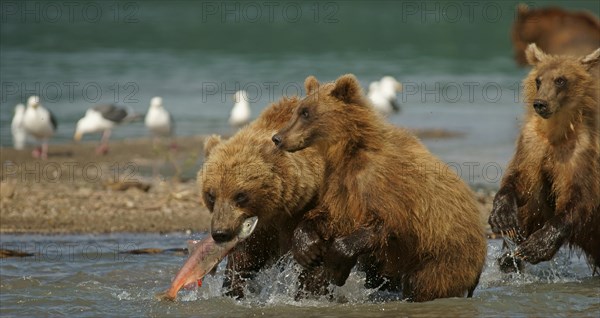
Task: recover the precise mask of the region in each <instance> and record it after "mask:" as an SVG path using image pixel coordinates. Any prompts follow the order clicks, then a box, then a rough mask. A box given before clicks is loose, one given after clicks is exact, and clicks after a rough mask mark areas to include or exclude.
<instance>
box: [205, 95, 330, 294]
mask: <svg viewBox="0 0 600 318" xmlns="http://www.w3.org/2000/svg"><path fill="white" fill-rule="evenodd" d="M297 103H298V99H297V98H289V99H288V98H283V99H282V100H281V101H279V102H277V103H274V104H273V105H271V106H269V107H268V108H267V109H266V110H265V111H263V113H262V114H261V115H260V116H259V117H258V118H257V119H256V120H255V121H254V122H253V123H251V124H250V125H248V126H246V127H244V128H242V129H241V130H239V131H238V132H237V133H236V134H235V135H234V136H233V137H231V138H230V139H229V140H227V141H222V140H221V138H220V137H219V136H211V137H209V138H208V139H207V140H206V141H205V156H206V160H205V163H204V165H203V167H202V170H200V172H199V173H198V186H199V188H200V191H201V193H202V199H203V201H204V204H205V205H206V207H207V208H208V209H209V211H210V212H211V213H212V223H211V235H212V237H213V239H214V240H215V241H217V242H226V241H229V240H231V239H233V237H234V236H235V235H236V233H237V232H238V230H239V229H240V226H241V224H242V222H243V221H244V220H245V219H246V218H248V217H251V216H258V224H257V228H256V229H255V231H254V233H253V234H252V235H251V236H250V237H249V238H248V239H247V240H245V241H243V242H242V243H240V244H239V245H237V246H236V248H235V249H234V251H233V252H232V253H231V254H229V255H228V261H227V269H226V277H225V282H224V288H225V289H226V290H227V294H228V295H230V296H233V297H237V298H239V297H242V296H243V294H244V293H243V291H244V287H245V285H246V284H245V282H246V280H248V279H250V278H252V277H253V276H254V274H255V273H256V272H258V271H259V270H260V269H262V268H264V267H265V266H268V265H270V264H273V263H274V262H275V261H277V260H278V259H279V258H280V256H282V255H283V254H285V253H286V252H288V251H289V249H290V246H291V238H292V233H293V231H294V229H295V228H296V225H297V224H298V223H299V221H300V220H301V219H302V217H303V215H304V213H305V212H306V211H308V210H309V209H310V208H312V207H313V206H314V204H315V202H316V197H317V195H318V187H319V184H320V183H321V178H322V175H323V160H322V159H321V157H320V156H319V155H318V154H317V152H316V151H315V150H311V149H307V150H306V151H302V152H298V153H295V154H290V153H283V152H281V151H278V150H277V149H276V148H275V147H274V146H273V143H272V142H271V136H272V135H273V134H274V133H275V132H276V131H277V130H279V129H281V128H282V127H283V126H284V125H285V123H286V122H287V121H288V120H289V119H290V118H291V117H292V111H293V109H294V107H295V106H296V104H297ZM302 277H303V279H316V278H317V276H315V275H307V274H304V275H303V276H302ZM304 283H305V284H308V282H304ZM321 285H322V284H321V283H318V284H316V285H315V286H316V287H315V288H317V289H318V288H319V287H320V286H321Z"/></svg>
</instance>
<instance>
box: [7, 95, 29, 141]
mask: <svg viewBox="0 0 600 318" xmlns="http://www.w3.org/2000/svg"><path fill="white" fill-rule="evenodd" d="M24 115H25V105H23V104H18V105H17V106H15V115H14V117H13V120H12V123H11V125H10V132H11V133H12V137H13V147H14V148H15V149H17V150H22V149H24V148H25V141H26V139H27V131H25V127H23V118H24Z"/></svg>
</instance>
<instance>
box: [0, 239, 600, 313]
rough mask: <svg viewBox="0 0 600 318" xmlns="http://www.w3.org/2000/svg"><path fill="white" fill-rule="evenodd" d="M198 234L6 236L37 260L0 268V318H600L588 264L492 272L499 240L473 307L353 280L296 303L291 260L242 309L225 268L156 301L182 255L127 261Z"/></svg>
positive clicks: (570, 261)
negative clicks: (378, 293) (383, 296)
mask: <svg viewBox="0 0 600 318" xmlns="http://www.w3.org/2000/svg"><path fill="white" fill-rule="evenodd" d="M201 236H202V235H184V234H170V235H148V234H144V235H126V234H120V235H99V236H22V235H2V247H3V248H12V249H19V250H23V251H30V252H34V253H36V255H35V256H33V257H29V258H22V259H14V258H13V259H2V260H0V304H1V314H2V316H6V317H8V316H43V315H47V314H51V315H67V316H73V315H77V316H140V315H145V316H153V317H163V316H185V315H196V316H206V317H236V316H240V317H242V316H243V317H246V316H261V315H278V316H280V315H293V316H301V315H304V316H314V315H323V316H330V317H358V316H360V317H365V316H366V317H369V316H370V317H396V316H399V315H406V316H413V317H418V316H434V315H435V316H474V317H487V316H498V317H509V316H510V317H523V316H537V317H539V316H559V317H585V316H588V317H598V315H599V314H600V279H599V278H598V277H597V276H596V277H591V270H590V269H589V268H588V266H587V264H586V262H585V260H584V257H579V256H578V255H576V253H570V252H569V251H568V250H566V249H563V250H561V251H560V252H559V255H558V256H557V257H556V258H555V259H554V260H553V261H551V262H546V263H543V264H539V265H536V266H533V265H529V266H527V267H526V269H525V270H524V272H523V273H522V274H503V273H500V272H499V270H498V269H497V267H496V266H495V263H494V259H495V257H496V256H497V255H498V254H499V246H500V242H499V241H497V240H491V241H489V244H488V247H489V248H488V261H487V264H486V267H485V270H484V272H483V275H482V277H481V282H480V284H479V287H478V288H477V290H476V291H475V295H474V297H473V298H472V299H466V298H464V299H462V298H460V299H440V300H435V301H432V302H427V303H418V304H417V303H406V302H402V301H391V302H387V303H374V302H371V301H369V294H371V293H372V292H373V291H372V290H367V289H365V288H364V287H363V286H362V283H363V282H364V277H363V276H362V275H361V274H360V273H356V272H354V273H352V274H351V276H350V278H349V280H348V282H347V283H346V285H345V286H343V287H341V288H337V289H335V290H334V291H333V293H334V295H335V299H336V300H335V301H333V302H331V301H328V300H304V301H294V295H295V290H296V287H295V284H296V282H297V276H298V265H296V264H295V263H294V262H293V261H291V260H290V258H289V257H288V258H286V259H284V260H283V261H282V262H281V264H279V265H276V266H273V267H272V268H270V269H266V270H264V271H263V272H261V273H260V274H259V275H258V278H257V279H256V284H255V285H256V286H258V287H259V288H258V289H259V290H260V291H259V292H258V293H256V294H250V295H248V297H247V298H246V299H244V300H242V301H235V300H232V299H229V298H227V297H222V296H221V290H220V286H221V283H222V269H223V265H224V264H223V263H224V262H223V263H222V264H221V265H220V270H219V271H218V272H217V275H216V276H214V277H211V276H209V277H207V278H206V279H205V281H204V284H203V286H202V287H201V288H199V289H198V290H197V291H193V290H191V291H182V292H180V293H179V301H177V302H175V303H172V302H160V301H156V300H155V299H154V294H155V293H157V292H159V291H162V290H164V289H166V288H167V287H168V286H169V284H170V281H171V279H172V278H173V277H174V276H175V273H176V272H177V270H178V269H179V268H180V266H181V265H182V264H183V262H184V261H185V258H186V256H178V255H175V254H173V253H163V254H154V255H130V254H121V253H119V251H124V250H131V249H137V248H146V247H159V248H174V247H184V246H185V240H187V239H189V238H191V237H193V238H199V237H201Z"/></svg>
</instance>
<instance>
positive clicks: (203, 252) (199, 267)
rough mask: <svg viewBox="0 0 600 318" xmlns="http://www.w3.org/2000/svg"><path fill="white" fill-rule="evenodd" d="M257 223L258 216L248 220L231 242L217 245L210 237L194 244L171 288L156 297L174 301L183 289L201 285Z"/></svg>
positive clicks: (250, 232)
mask: <svg viewBox="0 0 600 318" xmlns="http://www.w3.org/2000/svg"><path fill="white" fill-rule="evenodd" d="M256 223H258V217H256V216H254V217H251V218H248V219H246V220H245V221H244V223H243V224H242V228H241V229H240V232H239V233H238V235H237V236H236V237H235V238H234V239H233V240H231V241H229V242H224V243H217V242H215V241H214V240H213V239H212V237H211V236H210V235H209V236H207V237H206V238H205V239H203V240H202V241H200V242H198V243H196V244H193V245H194V246H193V247H190V251H189V252H190V257H189V258H188V259H187V261H186V262H185V264H183V267H181V269H180V270H179V272H178V273H177V275H176V276H175V279H173V282H172V283H171V287H170V288H169V289H168V290H166V291H165V292H163V293H159V294H157V295H156V297H157V298H158V299H160V300H163V299H166V300H172V301H173V300H175V299H177V293H178V292H179V290H180V289H181V288H182V287H184V286H190V285H191V286H194V285H195V284H198V285H201V284H202V278H203V277H204V276H205V275H206V274H207V273H209V272H210V271H211V270H212V269H213V268H214V267H215V266H217V265H218V264H219V263H220V262H221V260H222V259H223V258H225V256H227V254H229V252H230V251H231V250H232V249H233V248H234V247H235V246H236V245H237V244H238V243H239V242H241V241H243V240H245V239H246V238H248V236H250V234H252V232H253V231H254V228H255V227H256Z"/></svg>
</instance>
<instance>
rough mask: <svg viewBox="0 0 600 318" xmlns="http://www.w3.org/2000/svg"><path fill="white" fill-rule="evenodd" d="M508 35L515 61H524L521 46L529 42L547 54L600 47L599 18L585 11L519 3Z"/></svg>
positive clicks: (580, 52)
mask: <svg viewBox="0 0 600 318" xmlns="http://www.w3.org/2000/svg"><path fill="white" fill-rule="evenodd" d="M511 37H512V42H513V50H514V53H515V60H517V63H518V64H519V65H527V60H526V58H525V49H526V48H527V45H529V43H536V44H537V45H538V47H539V48H540V49H542V50H543V51H545V52H547V53H551V54H570V55H574V56H583V55H587V54H589V53H591V52H593V51H594V50H595V49H596V48H598V47H600V20H598V18H597V17H596V16H594V15H593V14H592V13H591V12H587V11H579V12H571V11H567V10H564V9H561V8H557V7H548V8H539V9H530V8H528V7H527V5H525V4H520V5H519V6H518V7H517V17H516V19H515V22H514V23H513V27H512V33H511Z"/></svg>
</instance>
